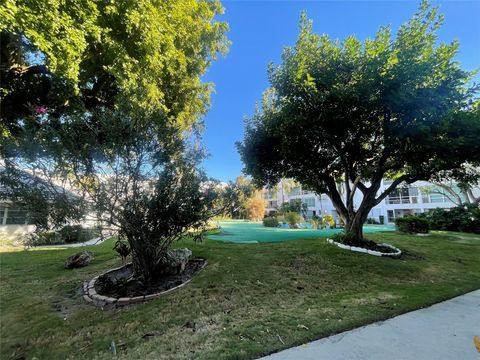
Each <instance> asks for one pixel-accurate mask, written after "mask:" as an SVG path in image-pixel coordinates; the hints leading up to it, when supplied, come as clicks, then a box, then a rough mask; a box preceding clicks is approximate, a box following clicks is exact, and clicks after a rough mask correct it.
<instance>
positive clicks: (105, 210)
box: [0, 0, 228, 283]
mask: <svg viewBox="0 0 480 360" xmlns="http://www.w3.org/2000/svg"><path fill="white" fill-rule="evenodd" d="M221 11H222V7H221V5H220V3H219V1H216V0H186V1H175V0H168V1H165V0H162V1H159V0H140V1H127V2H124V1H118V2H111V1H90V0H75V1H69V2H68V3H65V2H62V1H33V0H25V1H9V0H7V1H6V2H4V3H2V5H1V7H0V15H1V19H2V20H1V23H0V31H1V40H2V49H1V50H2V51H1V56H2V57H1V65H2V66H1V71H2V74H1V75H2V76H1V80H2V82H1V96H2V111H1V125H0V126H1V128H0V137H1V144H0V155H1V160H2V161H3V163H4V169H3V170H4V171H2V174H1V177H2V178H1V179H0V180H2V181H3V182H5V183H7V184H9V189H10V194H7V195H10V196H12V198H13V199H16V200H18V201H19V202H23V203H28V202H29V200H31V199H32V196H34V195H38V194H36V192H35V191H31V190H32V189H28V187H24V186H20V182H17V181H15V180H16V179H19V178H20V177H21V176H22V174H25V173H27V174H35V175H37V176H39V177H40V178H41V179H42V181H45V182H56V183H59V182H62V184H64V185H66V187H67V188H68V189H69V190H71V191H73V192H74V193H75V194H76V196H75V197H74V199H75V203H76V204H77V206H78V199H79V198H81V199H85V201H86V202H87V203H88V204H89V206H90V207H91V211H92V212H94V213H95V214H97V215H98V218H99V219H100V220H101V221H102V222H104V223H107V224H111V225H113V226H115V227H116V228H118V229H119V230H120V234H121V235H123V236H124V237H125V238H126V239H127V240H128V242H129V243H130V246H131V248H132V255H133V263H134V267H135V271H136V274H137V275H138V276H139V277H141V278H142V279H143V280H144V281H145V282H147V283H148V282H149V281H151V280H152V279H153V278H154V277H155V276H156V275H158V274H159V273H161V271H162V269H161V268H162V261H163V258H164V256H165V254H166V251H167V250H168V248H169V246H170V244H171V243H172V241H174V240H176V239H179V238H180V237H182V236H184V235H185V234H187V233H188V234H191V230H192V229H195V228H197V229H198V228H200V227H203V226H204V225H205V223H206V221H207V220H208V218H209V217H211V216H212V215H214V214H215V213H216V211H215V198H216V194H215V193H216V191H217V190H216V189H217V188H216V187H215V184H214V183H213V182H211V181H207V180H208V179H207V178H206V177H205V175H204V174H203V173H202V172H201V171H200V170H198V166H197V165H198V163H199V161H200V160H201V158H202V154H203V149H202V147H201V145H200V144H199V141H198V136H196V135H197V134H199V131H200V130H201V128H202V122H201V118H202V116H203V115H204V114H205V112H206V111H207V109H208V104H209V94H210V90H211V85H210V84H206V83H203V82H202V81H201V76H202V75H203V74H204V73H205V71H206V69H207V67H208V66H209V64H210V63H211V62H212V61H213V60H214V59H215V57H216V55H217V54H218V52H223V51H224V50H226V47H227V45H228V42H227V40H226V38H225V35H224V33H225V31H226V29H227V25H226V24H225V23H223V22H218V21H216V20H215V16H216V15H217V14H219V13H221ZM72 199H73V198H72ZM60 200H69V199H68V198H67V197H65V196H63V197H61V198H60ZM35 201H37V202H40V201H44V202H45V204H51V202H52V199H51V193H48V195H47V196H45V197H44V198H43V199H41V198H40V196H36V198H35ZM68 202H69V201H65V203H64V204H63V205H64V206H68V205H69V204H68ZM37 208H38V207H37ZM47 208H48V207H45V209H47ZM31 210H33V209H31ZM44 213H45V214H44V215H45V216H47V214H46V212H44ZM39 215H41V214H39ZM51 215H52V214H51V213H50V217H49V218H48V219H47V221H45V220H44V221H40V218H41V216H35V217H34V219H35V221H36V224H37V225H39V228H42V227H58V226H61V225H63V224H64V223H65V221H66V220H71V218H72V217H73V216H72V212H71V211H65V212H61V211H57V212H55V214H54V215H55V216H51ZM67 215H68V216H67Z"/></svg>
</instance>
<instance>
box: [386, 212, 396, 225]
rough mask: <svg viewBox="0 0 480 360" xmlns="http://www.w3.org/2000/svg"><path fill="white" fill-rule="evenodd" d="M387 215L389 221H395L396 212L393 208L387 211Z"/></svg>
mask: <svg viewBox="0 0 480 360" xmlns="http://www.w3.org/2000/svg"><path fill="white" fill-rule="evenodd" d="M387 217H388V222H389V223H392V222H395V213H394V212H393V210H388V211H387Z"/></svg>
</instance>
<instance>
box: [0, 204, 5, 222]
mask: <svg viewBox="0 0 480 360" xmlns="http://www.w3.org/2000/svg"><path fill="white" fill-rule="evenodd" d="M4 216H5V206H0V225H3V217H4Z"/></svg>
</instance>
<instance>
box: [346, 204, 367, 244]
mask: <svg viewBox="0 0 480 360" xmlns="http://www.w3.org/2000/svg"><path fill="white" fill-rule="evenodd" d="M370 209H371V208H369V209H363V210H359V211H357V212H355V213H354V215H353V216H349V217H347V219H346V222H345V233H346V234H350V235H351V236H352V240H353V239H355V242H356V243H358V244H359V245H361V244H362V243H364V242H366V240H365V238H364V237H363V224H364V223H365V221H366V220H367V217H368V213H369V212H370Z"/></svg>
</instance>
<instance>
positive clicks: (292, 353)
mask: <svg viewBox="0 0 480 360" xmlns="http://www.w3.org/2000/svg"><path fill="white" fill-rule="evenodd" d="M474 336H480V290H475V291H472V292H470V293H467V294H465V295H461V296H457V297H455V298H453V299H450V300H446V301H443V302H440V303H437V304H435V305H432V306H429V307H426V308H423V309H419V310H415V311H411V312H409V313H405V314H403V315H399V316H396V317H394V318H391V319H388V320H385V321H380V322H376V323H373V324H370V325H366V326H362V327H359V328H357V329H353V330H349V331H345V332H343V333H340V334H337V335H332V336H329V337H326V338H323V339H319V340H316V341H313V342H310V343H307V344H304V345H301V346H297V347H293V348H290V349H287V350H283V351H280V352H278V353H275V354H271V355H269V356H266V357H264V358H262V359H264V360H286V359H289V360H290V359H293V360H296V359H298V360H300V359H301V360H313V359H315V360H322V359H325V360H327V359H331V360H347V359H348V360H351V359H369V360H384V359H391V360H417V359H422V360H429V359H432V360H450V359H462V360H480V352H478V351H477V349H476V348H475V344H474Z"/></svg>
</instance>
